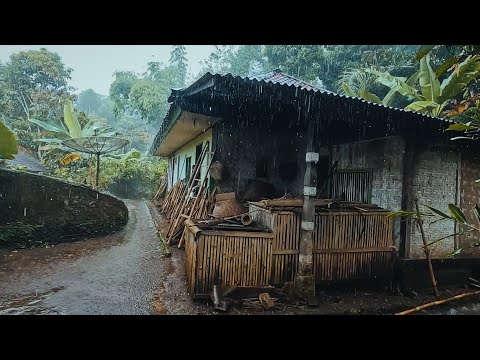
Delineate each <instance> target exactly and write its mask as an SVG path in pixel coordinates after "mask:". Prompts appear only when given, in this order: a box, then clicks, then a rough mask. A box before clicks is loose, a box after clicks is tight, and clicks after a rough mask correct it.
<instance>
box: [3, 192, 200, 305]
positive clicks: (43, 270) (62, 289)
mask: <svg viewBox="0 0 480 360" xmlns="http://www.w3.org/2000/svg"><path fill="white" fill-rule="evenodd" d="M126 203H127V206H128V209H129V222H128V224H127V226H126V227H125V229H124V230H122V231H120V232H118V233H116V234H113V235H109V236H106V237H102V238H97V239H89V240H85V241H78V242H74V243H70V244H59V245H56V246H53V247H50V248H38V249H25V250H16V251H15V250H13V251H12V250H2V251H0V314H194V313H198V309H197V308H196V307H195V306H194V305H193V304H192V302H191V301H190V299H189V297H188V295H187V294H186V290H185V284H184V275H183V263H182V256H183V254H181V253H177V254H175V255H177V256H172V257H169V258H165V257H163V255H162V254H163V247H162V245H161V243H160V240H159V239H158V236H157V234H156V231H155V227H154V224H153V220H152V217H151V215H150V211H149V209H148V207H147V204H146V203H145V202H143V201H133V200H127V201H126Z"/></svg>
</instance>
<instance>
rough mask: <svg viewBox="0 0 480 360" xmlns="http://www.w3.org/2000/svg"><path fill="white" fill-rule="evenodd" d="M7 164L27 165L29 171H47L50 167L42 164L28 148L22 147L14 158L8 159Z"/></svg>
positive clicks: (12, 165)
mask: <svg viewBox="0 0 480 360" xmlns="http://www.w3.org/2000/svg"><path fill="white" fill-rule="evenodd" d="M6 165H8V166H9V167H17V166H25V167H26V168H27V171H30V172H35V173H39V172H43V173H47V172H48V169H47V168H46V167H45V166H43V165H42V163H41V162H40V161H38V160H37V159H36V158H35V157H33V156H32V155H30V154H28V152H27V151H26V150H23V149H22V148H19V149H18V154H16V155H15V159H14V160H6Z"/></svg>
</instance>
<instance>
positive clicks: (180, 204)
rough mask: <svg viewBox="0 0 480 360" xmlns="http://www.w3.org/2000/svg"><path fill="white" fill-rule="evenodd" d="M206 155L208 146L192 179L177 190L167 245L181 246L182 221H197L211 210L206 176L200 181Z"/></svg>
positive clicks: (195, 168) (212, 197) (210, 196)
mask: <svg viewBox="0 0 480 360" xmlns="http://www.w3.org/2000/svg"><path fill="white" fill-rule="evenodd" d="M207 153H208V145H206V146H205V147H204V148H203V150H202V153H201V154H200V157H199V159H198V161H197V163H196V164H195V167H194V169H193V173H192V177H191V178H190V180H189V181H188V184H187V185H186V186H184V187H183V188H182V189H178V193H179V194H180V195H179V197H177V198H176V199H175V201H173V209H172V210H171V212H170V227H169V228H168V231H167V244H171V243H173V242H177V241H178V242H179V247H181V246H182V245H183V239H184V237H183V229H184V227H185V226H184V224H183V223H184V221H185V220H186V219H198V218H202V217H203V216H205V217H206V214H208V213H209V212H210V211H211V209H212V204H213V202H214V200H213V199H214V195H209V194H208V190H207V183H208V176H205V177H204V179H203V180H202V181H201V180H200V168H201V166H202V165H201V164H202V163H203V160H204V159H205V156H206V155H207ZM214 155H215V153H213V154H212V157H211V158H210V161H209V164H208V166H207V171H206V174H208V172H209V170H210V166H211V164H212V159H213V157H214ZM194 189H197V191H196V195H195V196H192V194H193V192H194Z"/></svg>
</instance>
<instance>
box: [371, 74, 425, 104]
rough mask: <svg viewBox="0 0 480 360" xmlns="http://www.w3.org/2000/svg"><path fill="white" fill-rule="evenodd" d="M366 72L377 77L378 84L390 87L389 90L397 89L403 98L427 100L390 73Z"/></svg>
mask: <svg viewBox="0 0 480 360" xmlns="http://www.w3.org/2000/svg"><path fill="white" fill-rule="evenodd" d="M365 71H366V72H368V73H370V74H373V75H376V76H377V82H379V83H380V84H382V85H385V86H388V87H389V88H391V89H392V88H395V89H396V91H398V92H399V93H400V94H402V95H403V96H412V97H414V98H416V99H419V100H424V99H425V98H424V97H423V96H422V95H420V94H419V93H418V92H417V90H415V89H414V88H413V87H412V86H410V85H408V84H407V83H406V82H405V81H402V80H401V79H399V78H397V77H395V76H392V75H390V74H389V73H388V72H381V71H377V70H372V69H365Z"/></svg>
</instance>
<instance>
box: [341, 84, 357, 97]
mask: <svg viewBox="0 0 480 360" xmlns="http://www.w3.org/2000/svg"><path fill="white" fill-rule="evenodd" d="M340 87H341V88H342V90H343V93H344V94H345V95H347V96H350V97H355V96H356V95H355V93H354V92H353V90H352V89H351V88H350V85H348V84H347V83H346V82H342V84H341V85H340Z"/></svg>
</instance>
